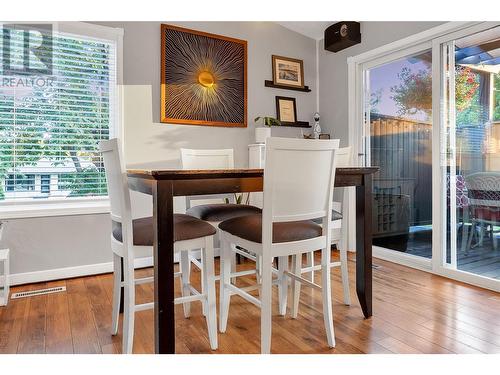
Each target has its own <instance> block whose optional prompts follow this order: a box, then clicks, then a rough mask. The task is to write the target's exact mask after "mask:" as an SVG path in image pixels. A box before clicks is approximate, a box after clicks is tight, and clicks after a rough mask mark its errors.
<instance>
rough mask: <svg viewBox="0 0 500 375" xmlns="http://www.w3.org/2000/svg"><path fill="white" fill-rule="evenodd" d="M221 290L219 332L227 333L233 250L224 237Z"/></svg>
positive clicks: (222, 242)
mask: <svg viewBox="0 0 500 375" xmlns="http://www.w3.org/2000/svg"><path fill="white" fill-rule="evenodd" d="M220 251H221V254H220V285H219V286H220V288H219V294H220V295H219V304H220V306H219V331H220V332H221V333H224V332H226V328H227V319H228V315H229V303H230V299H231V293H230V291H229V289H228V288H227V285H229V283H231V252H232V251H231V248H230V244H229V243H227V241H226V240H225V239H223V236H221V241H220Z"/></svg>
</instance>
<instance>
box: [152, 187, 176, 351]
mask: <svg viewBox="0 0 500 375" xmlns="http://www.w3.org/2000/svg"><path fill="white" fill-rule="evenodd" d="M153 225H154V233H155V236H154V254H153V258H154V295H155V307H154V327H155V353H158V354H173V353H175V316H174V200H173V186H172V181H168V180H167V181H162V180H159V181H155V182H154V183H153Z"/></svg>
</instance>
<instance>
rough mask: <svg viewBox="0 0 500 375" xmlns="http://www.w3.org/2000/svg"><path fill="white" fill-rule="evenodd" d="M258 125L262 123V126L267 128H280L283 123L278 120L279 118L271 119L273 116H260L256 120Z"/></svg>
mask: <svg viewBox="0 0 500 375" xmlns="http://www.w3.org/2000/svg"><path fill="white" fill-rule="evenodd" d="M254 121H255V122H256V123H258V122H259V121H261V123H262V125H265V126H279V125H281V121H280V120H278V119H277V118H274V117H271V116H258V117H256V118H255V119H254Z"/></svg>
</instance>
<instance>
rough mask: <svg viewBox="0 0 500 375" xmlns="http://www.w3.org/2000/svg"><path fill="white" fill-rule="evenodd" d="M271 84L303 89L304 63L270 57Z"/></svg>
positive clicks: (296, 60) (288, 58)
mask: <svg viewBox="0 0 500 375" xmlns="http://www.w3.org/2000/svg"><path fill="white" fill-rule="evenodd" d="M272 64H273V83H274V84H275V85H279V86H288V87H297V88H302V89H303V88H304V61H303V60H299V59H293V58H291V57H284V56H278V55H272Z"/></svg>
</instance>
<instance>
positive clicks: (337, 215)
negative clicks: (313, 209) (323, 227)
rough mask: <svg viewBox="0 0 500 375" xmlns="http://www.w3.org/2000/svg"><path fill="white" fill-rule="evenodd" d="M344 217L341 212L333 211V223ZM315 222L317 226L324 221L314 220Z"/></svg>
mask: <svg viewBox="0 0 500 375" xmlns="http://www.w3.org/2000/svg"><path fill="white" fill-rule="evenodd" d="M342 217H343V216H342V214H341V213H340V212H338V211H335V210H332V221H335V220H341V219H342ZM313 221H314V222H315V223H317V224H321V223H322V222H323V219H314V220H313Z"/></svg>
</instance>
